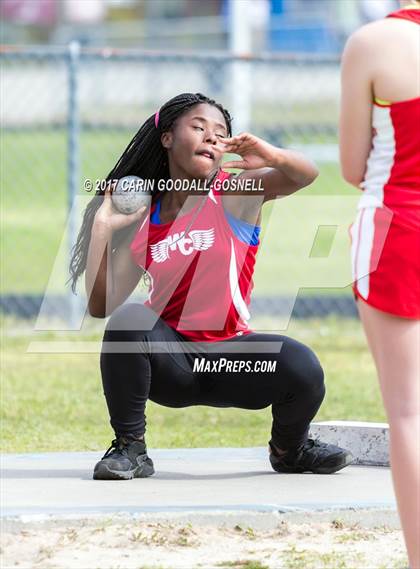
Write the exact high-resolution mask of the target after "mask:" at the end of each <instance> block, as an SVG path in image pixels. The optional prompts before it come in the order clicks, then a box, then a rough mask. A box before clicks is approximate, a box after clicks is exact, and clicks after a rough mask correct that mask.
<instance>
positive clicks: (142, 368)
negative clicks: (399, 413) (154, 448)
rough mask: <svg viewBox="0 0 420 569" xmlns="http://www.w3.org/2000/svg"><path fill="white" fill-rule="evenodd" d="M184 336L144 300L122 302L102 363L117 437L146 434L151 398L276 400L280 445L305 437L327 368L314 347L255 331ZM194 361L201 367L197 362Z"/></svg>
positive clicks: (255, 404) (264, 403)
mask: <svg viewBox="0 0 420 569" xmlns="http://www.w3.org/2000/svg"><path fill="white" fill-rule="evenodd" d="M185 342H186V339H185V337H184V336H182V335H181V334H179V333H178V332H177V331H176V330H174V329H172V328H170V327H169V326H168V325H167V324H166V323H165V322H164V321H163V320H162V319H161V318H158V317H157V316H156V314H155V313H154V312H153V311H151V310H150V309H149V308H147V307H146V306H144V305H142V304H133V303H132V304H123V305H122V306H120V307H118V308H117V309H116V310H115V311H114V312H113V313H112V315H111V317H110V319H109V321H108V323H107V326H106V330H105V334H104V342H103V344H102V352H101V359H100V363H101V373H102V382H103V388H104V393H105V397H106V401H107V405H108V410H109V414H110V423H111V426H112V428H113V429H114V431H115V434H116V436H120V435H127V434H134V435H142V434H144V433H145V430H146V417H145V407H146V402H147V399H150V400H151V401H154V402H155V403H159V404H160V405H165V406H167V407H188V406H191V405H209V406H212V407H240V408H242V409H263V408H265V407H268V405H271V406H272V407H271V409H272V417H273V423H272V429H271V438H272V441H273V443H274V444H275V445H276V446H278V447H279V448H282V449H287V448H292V447H295V446H297V445H299V444H302V443H303V442H304V441H305V440H306V439H307V437H308V430H309V424H310V421H311V420H312V419H313V417H314V416H315V415H316V413H317V411H318V409H319V407H320V405H321V403H322V401H323V399H324V396H325V386H324V374H323V371H322V368H321V365H320V363H319V361H318V359H317V357H316V355H315V354H314V353H313V352H312V350H311V349H310V348H308V347H307V346H305V345H304V344H301V343H300V342H297V341H296V340H293V339H292V338H287V337H286V336H281V335H279V334H262V333H254V332H252V333H250V334H246V335H244V336H235V337H234V338H232V339H229V340H224V341H223V342H217V343H211V342H209V343H206V344H204V343H201V342H199V343H197V342H191V343H189V344H187V348H186V349H185ZM182 350H184V351H182ZM188 350H189V351H188ZM194 360H197V361H196V363H195V364H194ZM270 362H271V363H270ZM197 364H200V365H201V366H202V367H201V368H196V369H195V368H194V365H197ZM264 367H266V368H268V369H266V370H265V371H262V370H263V368H264ZM274 367H275V369H273V368H274Z"/></svg>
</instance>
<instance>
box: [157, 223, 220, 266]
mask: <svg viewBox="0 0 420 569" xmlns="http://www.w3.org/2000/svg"><path fill="white" fill-rule="evenodd" d="M214 239H215V235H214V227H212V228H211V229H195V230H194V231H190V232H189V233H188V236H185V234H184V233H174V234H173V235H168V237H166V238H165V239H162V241H158V243H154V244H153V245H150V252H151V254H152V259H153V260H154V261H155V262H156V263H163V262H164V261H166V260H167V259H169V252H170V251H176V249H177V248H178V250H179V251H180V253H182V254H183V255H186V256H187V255H191V254H192V253H193V251H206V250H207V249H210V247H211V246H212V245H213V243H214Z"/></svg>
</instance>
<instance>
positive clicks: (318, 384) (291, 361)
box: [282, 341, 325, 399]
mask: <svg viewBox="0 0 420 569" xmlns="http://www.w3.org/2000/svg"><path fill="white" fill-rule="evenodd" d="M282 361H283V362H285V367H286V373H288V375H289V376H290V377H291V378H292V379H293V382H294V384H295V385H296V384H298V385H299V390H301V391H302V392H303V393H306V394H309V393H310V394H312V395H313V396H316V397H318V398H321V399H323V398H324V395H325V382H324V370H323V369H322V366H321V363H320V361H319V359H318V357H317V356H316V354H315V352H314V351H313V350H311V348H309V347H308V346H305V345H304V344H301V343H300V342H297V341H293V342H292V343H289V344H288V345H287V346H286V348H285V352H284V353H283V354H282Z"/></svg>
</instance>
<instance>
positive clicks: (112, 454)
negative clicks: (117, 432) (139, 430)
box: [93, 437, 155, 480]
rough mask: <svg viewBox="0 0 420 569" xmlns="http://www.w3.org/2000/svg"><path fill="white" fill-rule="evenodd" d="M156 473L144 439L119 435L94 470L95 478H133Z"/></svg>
mask: <svg viewBox="0 0 420 569" xmlns="http://www.w3.org/2000/svg"><path fill="white" fill-rule="evenodd" d="M154 473H155V469H154V467H153V462H152V459H151V458H149V457H148V456H147V452H146V443H145V442H144V441H142V440H138V439H137V440H136V439H127V438H125V437H117V438H116V439H115V440H113V441H112V444H111V446H110V447H109V449H108V450H107V451H106V453H105V454H104V456H103V457H102V459H101V460H100V461H99V462H98V463H97V464H96V466H95V469H94V471H93V478H94V480H131V479H132V478H146V477H147V476H151V475H152V474H154Z"/></svg>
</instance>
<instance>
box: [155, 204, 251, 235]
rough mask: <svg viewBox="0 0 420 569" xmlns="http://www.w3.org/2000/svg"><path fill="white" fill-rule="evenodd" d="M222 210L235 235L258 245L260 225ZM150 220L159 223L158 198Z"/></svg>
mask: <svg viewBox="0 0 420 569" xmlns="http://www.w3.org/2000/svg"><path fill="white" fill-rule="evenodd" d="M224 211H225V215H226V219H227V220H228V222H229V225H230V227H231V228H232V231H233V233H234V234H235V235H236V237H237V238H238V239H239V240H240V241H242V242H243V243H246V244H247V245H258V239H259V235H260V232H261V226H259V225H253V224H252V223H248V222H247V221H244V220H243V219H238V218H237V217H235V216H233V215H232V214H231V213H229V212H228V211H226V210H224ZM150 221H151V222H152V223H154V224H155V225H160V200H158V201H157V202H156V207H155V210H154V211H153V213H152V215H151V216H150Z"/></svg>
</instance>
